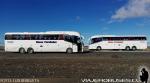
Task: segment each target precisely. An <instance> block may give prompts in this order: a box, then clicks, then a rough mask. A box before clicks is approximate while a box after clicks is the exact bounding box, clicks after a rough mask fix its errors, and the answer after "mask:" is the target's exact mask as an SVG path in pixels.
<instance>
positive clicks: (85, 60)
mask: <svg viewBox="0 0 150 83" xmlns="http://www.w3.org/2000/svg"><path fill="white" fill-rule="evenodd" d="M141 67H146V68H148V69H150V52H90V53H74V54H66V53H36V54H19V53H5V52H0V78H37V79H39V81H40V83H82V81H81V79H83V78H91V79H94V78H100V79H108V78H109V79H123V78H125V79H126V78H130V79H137V78H138V77H139V69H140V68H141Z"/></svg>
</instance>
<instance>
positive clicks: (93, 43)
mask: <svg viewBox="0 0 150 83" xmlns="http://www.w3.org/2000/svg"><path fill="white" fill-rule="evenodd" d="M146 48H147V38H146V36H134V35H132V36H115V35H95V36H92V37H91V38H90V45H89V50H98V51H100V50H102V49H108V50H109V49H110V50H111V49H122V50H124V49H125V50H137V49H146Z"/></svg>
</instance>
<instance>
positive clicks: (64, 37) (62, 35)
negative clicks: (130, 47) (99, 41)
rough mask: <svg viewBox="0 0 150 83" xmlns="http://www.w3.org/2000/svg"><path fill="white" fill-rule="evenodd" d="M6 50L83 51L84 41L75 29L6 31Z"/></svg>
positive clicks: (29, 51) (23, 51)
mask: <svg viewBox="0 0 150 83" xmlns="http://www.w3.org/2000/svg"><path fill="white" fill-rule="evenodd" d="M5 51H6V52H20V53H26V52H27V53H34V52H67V53H73V52H83V42H82V37H81V35H80V33H78V32H75V31H48V32H9V33H5Z"/></svg>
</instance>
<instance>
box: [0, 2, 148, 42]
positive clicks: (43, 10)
mask: <svg viewBox="0 0 150 83" xmlns="http://www.w3.org/2000/svg"><path fill="white" fill-rule="evenodd" d="M45 31H78V32H80V33H81V34H82V35H83V36H84V38H85V39H84V41H85V43H88V39H89V37H91V36H93V35H97V34H99V35H106V34H107V35H146V36H147V37H148V41H150V0H0V42H1V43H3V42H4V33H6V32H45Z"/></svg>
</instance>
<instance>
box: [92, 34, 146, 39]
mask: <svg viewBox="0 0 150 83" xmlns="http://www.w3.org/2000/svg"><path fill="white" fill-rule="evenodd" d="M97 37H146V36H145V35H94V36H92V37H91V39H92V38H97Z"/></svg>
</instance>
